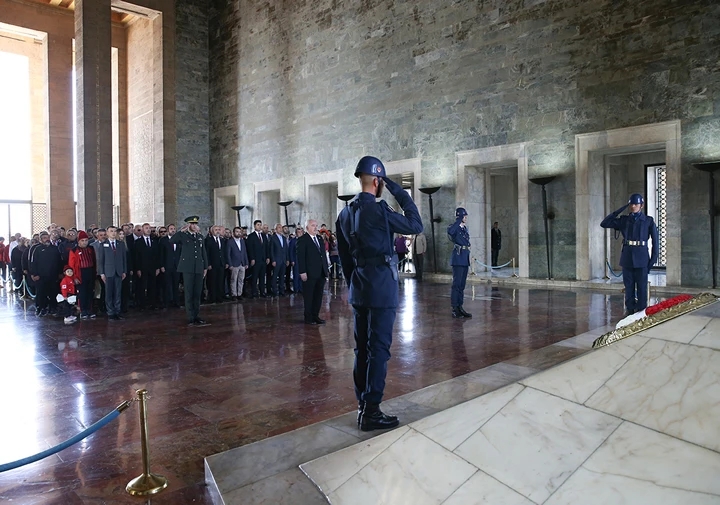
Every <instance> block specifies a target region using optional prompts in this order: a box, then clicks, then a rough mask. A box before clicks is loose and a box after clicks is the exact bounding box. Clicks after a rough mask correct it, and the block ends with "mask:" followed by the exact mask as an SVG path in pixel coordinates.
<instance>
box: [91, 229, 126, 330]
mask: <svg viewBox="0 0 720 505" xmlns="http://www.w3.org/2000/svg"><path fill="white" fill-rule="evenodd" d="M107 236H108V238H107V240H104V241H103V242H102V243H101V244H100V245H99V246H98V247H97V248H96V256H97V270H98V274H99V275H100V278H101V279H102V281H103V282H104V283H105V306H106V307H107V313H108V319H110V320H111V321H119V320H120V319H123V317H122V316H121V315H120V301H121V296H122V281H123V280H124V279H125V276H126V275H127V250H126V249H125V242H121V241H119V240H118V239H117V228H116V227H115V226H110V227H108V229H107Z"/></svg>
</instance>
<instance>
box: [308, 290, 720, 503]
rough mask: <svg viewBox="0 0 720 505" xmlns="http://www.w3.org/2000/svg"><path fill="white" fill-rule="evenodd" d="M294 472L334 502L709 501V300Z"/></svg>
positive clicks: (712, 482)
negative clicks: (636, 331)
mask: <svg viewBox="0 0 720 505" xmlns="http://www.w3.org/2000/svg"><path fill="white" fill-rule="evenodd" d="M301 468H302V471H303V472H304V473H305V474H306V475H307V476H308V477H310V479H312V481H313V482H314V483H315V484H316V485H317V487H318V488H319V489H320V490H321V491H322V493H324V495H326V496H327V500H328V501H329V502H330V503H332V504H334V505H349V504H365V503H376V504H394V505H400V504H413V505H424V504H444V505H471V504H473V505H474V504H484V503H487V504H508V505H514V504H517V505H532V504H538V505H539V504H547V505H571V504H572V505H574V504H579V503H582V504H584V505H593V504H597V505H605V504H610V503H612V504H628V505H629V504H648V503H652V504H654V505H665V504H667V505H676V504H684V505H686V504H693V505H701V504H720V480H719V479H718V478H717V476H718V475H720V304H717V303H716V304H714V305H711V306H709V307H706V308H704V309H701V310H699V311H697V312H694V313H691V314H686V315H684V316H681V317H680V318H677V319H675V320H671V321H669V322H666V323H664V324H662V325H659V326H656V327H653V328H651V329H648V330H646V331H644V332H642V333H640V334H637V335H635V336H632V337H629V338H627V339H625V340H622V341H619V342H617V343H614V344H612V345H610V346H608V347H604V348H601V349H598V350H594V351H591V352H588V353H586V354H583V355H581V356H579V357H576V358H574V359H572V360H569V361H567V362H565V363H562V364H559V365H557V366H555V367H553V368H550V369H547V370H545V371H542V372H540V373H537V374H534V375H531V376H529V377H526V378H524V379H521V380H519V381H517V382H515V383H513V384H509V385H507V386H505V387H503V388H500V389H497V390H495V391H493V392H490V393H487V394H485V395H483V396H480V397H478V398H475V399H473V400H470V401H467V402H464V403H461V404H459V405H457V406H454V407H452V408H449V409H446V410H443V411H441V412H438V413H436V414H433V415H430V416H428V417H425V418H423V419H420V420H418V421H415V422H412V423H410V424H409V425H406V426H402V427H400V428H397V429H395V430H392V431H390V432H387V433H385V434H383V435H381V436H378V437H375V438H373V439H371V440H367V441H364V442H361V443H358V444H355V445H353V446H350V447H347V448H345V449H343V450H340V451H337V452H334V453H332V454H328V455H325V456H322V457H320V458H317V459H315V460H313V461H310V462H307V463H305V464H302V465H301Z"/></svg>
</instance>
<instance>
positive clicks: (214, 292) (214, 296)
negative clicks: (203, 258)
mask: <svg viewBox="0 0 720 505" xmlns="http://www.w3.org/2000/svg"><path fill="white" fill-rule="evenodd" d="M205 252H206V253H207V257H208V273H207V289H208V296H207V300H208V303H222V302H223V298H224V297H225V268H226V267H227V263H226V262H225V247H224V244H223V238H222V229H221V227H220V226H213V227H212V229H211V230H210V233H209V234H208V236H207V237H205Z"/></svg>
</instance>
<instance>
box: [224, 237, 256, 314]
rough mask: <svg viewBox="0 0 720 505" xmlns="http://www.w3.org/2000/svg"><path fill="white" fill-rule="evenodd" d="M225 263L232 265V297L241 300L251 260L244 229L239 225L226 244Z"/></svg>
mask: <svg viewBox="0 0 720 505" xmlns="http://www.w3.org/2000/svg"><path fill="white" fill-rule="evenodd" d="M225 263H227V264H228V265H230V273H231V276H230V294H231V296H232V299H233V300H240V299H241V298H242V293H243V284H244V282H245V269H246V268H247V267H248V265H249V264H250V262H249V261H248V254H247V247H245V239H244V238H242V230H241V229H240V227H239V226H236V227H235V228H234V229H233V232H232V238H231V239H230V240H228V241H227V244H226V246H225Z"/></svg>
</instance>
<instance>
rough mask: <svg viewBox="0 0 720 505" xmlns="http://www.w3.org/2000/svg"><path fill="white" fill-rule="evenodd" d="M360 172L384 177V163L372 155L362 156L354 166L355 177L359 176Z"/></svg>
mask: <svg viewBox="0 0 720 505" xmlns="http://www.w3.org/2000/svg"><path fill="white" fill-rule="evenodd" d="M361 174H368V175H374V176H375V177H385V165H383V164H382V161H380V160H379V159H377V158H375V157H374V156H363V157H362V158H360V161H358V164H357V167H356V168H355V177H360V175H361Z"/></svg>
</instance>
